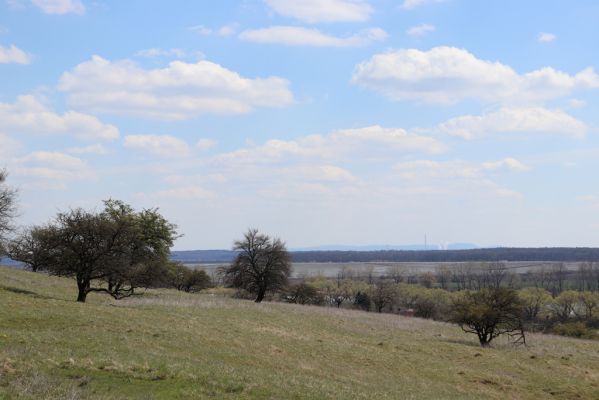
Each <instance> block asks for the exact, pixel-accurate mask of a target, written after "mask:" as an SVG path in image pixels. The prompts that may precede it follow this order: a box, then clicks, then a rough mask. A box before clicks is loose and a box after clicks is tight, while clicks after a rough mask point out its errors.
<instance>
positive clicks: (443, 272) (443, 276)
mask: <svg viewBox="0 0 599 400" xmlns="http://www.w3.org/2000/svg"><path fill="white" fill-rule="evenodd" d="M435 276H436V279H437V282H439V285H441V289H443V290H448V289H449V284H450V283H451V269H450V268H449V267H447V266H445V265H442V266H440V267H439V268H437V270H436V271H435Z"/></svg>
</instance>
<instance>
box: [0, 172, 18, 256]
mask: <svg viewBox="0 0 599 400" xmlns="http://www.w3.org/2000/svg"><path fill="white" fill-rule="evenodd" d="M6 177H7V173H6V171H5V170H0V255H2V254H3V253H4V245H3V243H4V240H6V234H8V233H9V232H10V231H12V230H13V229H14V226H13V224H12V221H13V219H14V217H15V215H16V211H17V209H16V198H17V192H16V190H14V189H12V188H10V187H8V186H6V184H5V182H6Z"/></svg>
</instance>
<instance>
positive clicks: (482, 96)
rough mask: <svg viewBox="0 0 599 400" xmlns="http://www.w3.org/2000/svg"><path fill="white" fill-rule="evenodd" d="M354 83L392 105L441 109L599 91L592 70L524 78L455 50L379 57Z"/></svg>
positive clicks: (548, 71) (361, 68)
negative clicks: (412, 102)
mask: <svg viewBox="0 0 599 400" xmlns="http://www.w3.org/2000/svg"><path fill="white" fill-rule="evenodd" d="M352 82H353V83H354V84H357V85H360V86H362V87H365V88H367V89H370V90H374V91H376V92H379V93H382V94H383V95H385V96H387V97H388V98H390V99H391V100H397V101H400V100H416V101H422V102H427V103H441V104H444V103H445V104H451V103H456V102H458V101H461V100H465V99H477V100H481V101H485V102H510V103H514V102H515V103H523V102H524V103H525V102H529V103H530V102H542V101H545V100H550V99H555V98H558V97H562V96H566V95H569V94H570V93H572V92H574V91H576V90H582V89H595V88H599V76H598V75H597V74H596V73H595V71H594V70H593V69H592V68H587V69H585V70H583V71H581V72H579V73H577V74H575V75H569V74H567V73H565V72H561V71H557V70H555V69H553V68H551V67H544V68H541V69H538V70H534V71H531V72H528V73H525V74H519V73H517V72H516V71H514V69H512V68H511V67H509V66H507V65H505V64H501V63H499V62H491V61H487V60H481V59H478V58H476V57H475V56H474V55H473V54H471V53H469V52H468V51H466V50H464V49H458V48H455V47H435V48H433V49H431V50H429V51H421V50H416V49H404V50H395V51H389V52H386V53H381V54H376V55H375V56H373V57H372V58H371V59H370V60H367V61H365V62H363V63H361V64H358V65H357V66H356V68H355V69H354V73H353V76H352Z"/></svg>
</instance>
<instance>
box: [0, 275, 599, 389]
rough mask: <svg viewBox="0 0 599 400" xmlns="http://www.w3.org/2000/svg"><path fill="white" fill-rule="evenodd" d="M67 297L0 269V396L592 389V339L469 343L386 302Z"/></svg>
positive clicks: (62, 283) (598, 369)
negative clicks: (370, 308) (344, 306)
mask: <svg viewBox="0 0 599 400" xmlns="http://www.w3.org/2000/svg"><path fill="white" fill-rule="evenodd" d="M74 299H75V283H74V281H72V280H67V279H61V278H55V277H48V276H46V275H44V274H34V273H31V272H27V271H21V270H14V269H7V268H0V398H1V399H13V398H14V399H41V398H44V399H79V398H85V399H87V398H91V399H177V398H180V399H188V398H214V399H430V398H435V399H475V398H485V399H506V398H510V399H545V398H546V399H549V398H551V399H576V398H580V399H596V398H599V342H596V341H595V342H594V341H585V340H576V339H569V338H563V337H555V336H550V335H529V338H528V341H529V344H530V346H529V347H528V348H514V347H512V346H511V345H509V344H508V343H506V342H505V341H499V342H497V343H495V345H494V347H493V348H490V349H481V348H480V347H479V346H478V344H477V341H476V339H475V338H474V337H473V336H471V335H466V334H464V333H462V332H461V331H460V330H459V328H457V327H455V326H452V325H448V324H444V323H439V322H433V321H428V320H420V319H415V318H403V317H398V316H395V315H389V314H374V313H365V312H359V311H348V310H336V309H331V308H324V307H307V306H295V305H287V304H275V303H266V304H254V303H252V302H248V301H241V300H233V299H229V298H224V297H219V296H213V295H197V294H196V295H189V294H181V293H178V292H175V291H170V290H160V291H148V292H147V293H146V294H145V295H143V296H139V297H135V298H132V299H129V300H122V301H118V302H117V301H113V300H111V299H109V298H108V297H105V296H101V295H93V294H92V295H90V297H89V300H88V303H85V304H80V303H76V302H75V301H74Z"/></svg>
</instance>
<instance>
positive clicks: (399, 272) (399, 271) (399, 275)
mask: <svg viewBox="0 0 599 400" xmlns="http://www.w3.org/2000/svg"><path fill="white" fill-rule="evenodd" d="M385 275H386V276H387V278H389V279H392V280H393V282H394V283H400V282H403V281H404V279H405V269H404V268H403V267H402V266H401V265H399V264H394V265H391V266H389V267H387V270H386V271H385Z"/></svg>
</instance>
